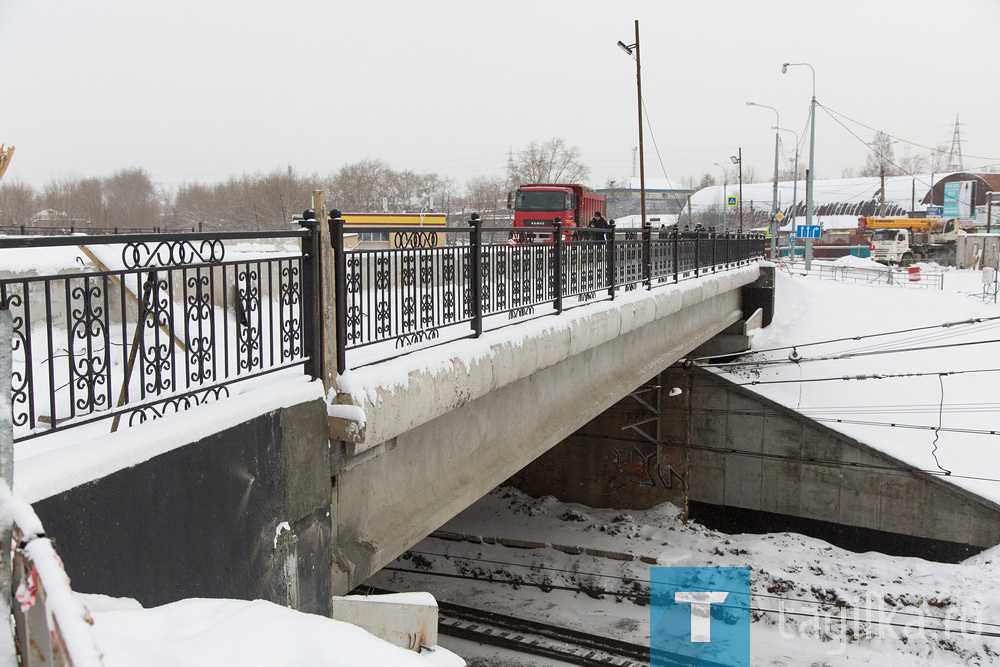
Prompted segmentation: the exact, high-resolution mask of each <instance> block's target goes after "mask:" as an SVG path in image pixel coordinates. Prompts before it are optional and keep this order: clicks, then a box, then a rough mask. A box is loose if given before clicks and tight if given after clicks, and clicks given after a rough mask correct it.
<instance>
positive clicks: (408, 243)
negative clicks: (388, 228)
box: [392, 232, 440, 248]
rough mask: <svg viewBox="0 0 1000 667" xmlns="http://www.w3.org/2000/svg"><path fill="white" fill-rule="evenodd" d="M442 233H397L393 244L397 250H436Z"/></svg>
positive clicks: (393, 238)
mask: <svg viewBox="0 0 1000 667" xmlns="http://www.w3.org/2000/svg"><path fill="white" fill-rule="evenodd" d="M439 234H440V232H396V233H394V234H393V235H392V243H393V245H394V246H396V247H397V248H436V247H437V246H438V235H439Z"/></svg>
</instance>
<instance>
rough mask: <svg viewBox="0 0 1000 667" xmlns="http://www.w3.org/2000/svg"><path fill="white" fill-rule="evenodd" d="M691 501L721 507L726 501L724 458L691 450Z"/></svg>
mask: <svg viewBox="0 0 1000 667" xmlns="http://www.w3.org/2000/svg"><path fill="white" fill-rule="evenodd" d="M689 496H690V498H691V500H697V501H698V502H703V503H710V504H712V505H723V504H725V500H726V457H725V455H724V454H715V453H713V452H706V451H703V450H697V449H694V450H691V488H690V490H689Z"/></svg>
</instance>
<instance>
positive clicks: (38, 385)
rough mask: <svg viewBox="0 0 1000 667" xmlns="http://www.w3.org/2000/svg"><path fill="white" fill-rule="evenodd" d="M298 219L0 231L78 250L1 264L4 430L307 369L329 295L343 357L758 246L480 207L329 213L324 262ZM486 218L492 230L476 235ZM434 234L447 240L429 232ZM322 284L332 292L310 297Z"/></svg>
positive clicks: (730, 259)
mask: <svg viewBox="0 0 1000 667" xmlns="http://www.w3.org/2000/svg"><path fill="white" fill-rule="evenodd" d="M301 224H302V225H303V227H304V229H295V230H289V231H285V232H255V233H235V232H230V233H213V234H161V235H155V236H151V235H143V236H139V235H119V236H87V237H86V239H85V240H82V239H81V237H31V236H26V237H21V238H16V239H14V238H9V239H2V238H0V251H2V250H10V249H17V250H18V255H17V257H18V258H20V260H21V263H22V265H23V264H24V263H25V262H26V263H27V265H29V266H31V265H33V264H32V262H31V259H30V253H32V252H34V251H35V249H40V248H48V249H49V250H50V251H51V250H53V249H60V248H61V249H63V250H64V251H65V250H66V249H69V250H71V251H74V252H76V253H77V254H80V253H82V254H83V255H86V256H87V258H88V259H87V260H86V261H82V256H81V258H80V259H81V262H80V264H81V266H80V267H79V269H77V268H69V269H67V268H66V262H65V261H63V262H62V264H61V268H60V269H59V270H58V271H55V270H48V271H46V270H45V269H44V268H40V267H42V266H44V265H46V264H47V260H44V259H40V260H39V261H38V262H36V263H34V266H35V268H33V269H31V270H25V269H24V266H22V267H21V270H20V271H19V272H18V271H15V269H13V268H11V267H10V266H0V309H3V310H7V311H9V312H10V314H11V315H12V316H13V334H14V337H13V345H12V347H13V382H12V385H13V387H12V389H13V394H12V401H11V404H12V415H13V423H14V433H15V440H18V441H23V440H28V439H31V438H35V437H38V436H40V435H43V434H46V433H51V432H53V431H59V430H61V429H65V428H68V427H75V426H82V425H86V424H93V423H96V422H98V421H100V420H109V422H110V430H112V431H113V430H116V429H117V428H118V427H119V425H120V423H121V422H122V421H123V420H124V423H125V424H126V425H131V424H135V423H140V422H143V421H146V420H149V419H155V418H157V417H160V416H163V415H164V414H167V413H172V412H177V411H180V410H184V409H186V408H189V407H192V406H195V405H200V404H203V403H205V402H209V401H213V400H216V399H219V398H221V397H225V396H228V395H230V393H231V389H230V388H231V387H232V385H234V384H235V383H238V382H243V381H245V380H249V379H252V378H256V377H259V376H262V375H265V374H269V373H274V372H276V371H281V370H284V369H289V368H293V367H299V368H301V369H302V370H303V372H305V373H306V374H308V375H311V376H313V377H318V376H320V375H321V374H322V370H321V369H322V366H323V360H322V356H323V355H322V352H321V349H322V346H323V343H322V341H323V339H324V338H325V337H326V336H325V335H324V333H323V332H322V331H321V330H320V322H321V320H322V317H321V315H320V314H321V313H323V312H324V311H325V309H326V308H332V309H333V310H334V315H335V326H336V330H335V331H334V332H331V333H333V334H335V335H334V336H333V337H334V338H335V339H336V341H337V344H336V355H337V360H336V363H337V371H338V372H343V371H345V370H346V369H347V360H346V356H347V352H348V351H349V350H350V351H353V352H352V355H354V354H358V355H361V356H359V357H357V358H356V359H354V358H352V361H355V362H356V363H355V364H354V365H355V366H358V365H364V364H366V363H372V362H374V361H380V360H385V359H388V358H392V357H394V356H397V355H399V354H404V353H407V352H410V351H413V350H416V349H419V348H420V347H422V346H427V345H433V344H438V343H441V342H444V341H446V340H455V339H459V338H465V337H474V336H479V335H481V334H482V333H483V331H484V330H486V329H493V328H497V327H500V326H505V325H507V324H511V323H515V322H518V321H521V320H524V319H528V318H532V317H541V316H545V315H549V314H556V313H560V312H562V311H563V310H565V309H568V308H573V307H576V306H580V305H583V304H586V303H590V302H593V301H595V300H600V299H614V298H615V297H616V295H618V294H620V293H621V292H627V291H632V290H638V289H652V288H654V287H656V286H659V285H664V284H671V283H675V282H677V281H679V280H682V279H684V278H688V277H695V276H698V275H701V274H704V273H707V272H715V271H721V270H725V269H727V268H731V267H734V266H738V265H743V264H747V263H749V262H751V261H753V260H755V259H757V258H760V257H762V256H763V252H764V246H765V239H763V238H762V237H759V236H740V237H737V236H723V235H719V236H714V235H708V234H702V235H696V234H681V235H680V236H676V235H673V236H670V235H667V234H661V233H658V232H655V231H651V230H647V231H645V232H643V231H636V230H614V229H612V230H605V231H587V230H575V231H574V232H570V231H569V230H566V235H567V238H564V237H563V233H562V231H559V230H557V228H555V227H552V228H536V229H535V230H534V231H535V232H540V233H544V232H545V231H546V230H547V231H548V232H549V233H548V236H549V237H550V238H551V237H552V235H553V233H555V237H556V240H555V242H551V241H550V242H548V243H544V242H542V243H528V242H524V241H523V239H522V240H518V238H516V237H515V238H510V236H511V234H512V230H511V229H510V228H484V227H483V226H482V224H480V222H479V221H475V222H474V223H473V224H472V225H470V226H469V227H468V228H449V229H448V232H449V233H448V234H447V235H445V234H440V233H438V231H439V230H437V231H434V232H429V233H425V232H421V231H414V230H413V229H412V228H399V227H378V228H374V227H364V228H361V229H355V228H350V227H345V225H344V222H343V220H331V222H330V225H331V228H330V232H331V235H332V236H331V239H332V245H333V246H334V248H333V252H332V254H333V266H321V262H320V261H318V259H317V260H316V261H312V260H313V258H319V257H320V256H321V251H322V250H323V249H322V248H321V247H320V236H321V234H323V233H325V231H326V230H325V229H323V230H321V229H320V228H319V227H318V225H317V222H316V221H315V220H306V221H302V223H301ZM355 231H364V232H367V233H372V232H375V233H380V232H384V233H386V234H393V235H394V238H393V243H392V245H393V246H394V247H393V248H380V249H355V250H349V249H347V248H345V247H344V235H345V233H351V232H355ZM513 233H514V234H515V235H516V234H517V233H518V232H516V231H515V232H513ZM570 233H573V234H575V235H574V236H572V237H571V238H570V237H569V234H570ZM489 235H492V238H495V239H497V240H496V241H494V242H486V240H485V239H486V238H487V237H488V236H489ZM445 239H448V241H450V242H451V243H454V245H451V244H448V245H442V246H438V245H437V244H438V243H446V241H445ZM500 239H505V241H503V242H501V241H500ZM261 243H266V244H270V245H271V246H274V244H275V243H278V244H282V245H281V247H280V248H277V249H275V248H274V247H271V248H270V249H269V250H265V249H261V247H260V244H261ZM84 244H85V245H84ZM327 252H329V251H327ZM8 257H9V255H8ZM70 266H73V265H72V264H70ZM5 269H6V271H4V270H5ZM331 270H333V271H334V276H333V280H332V281H329V282H327V281H324V279H323V274H324V273H325V272H328V271H331ZM53 274H54V275H53ZM330 283H332V285H333V288H334V290H335V292H334V293H333V294H330V295H326V296H325V295H324V290H323V288H322V285H323V284H330ZM329 301H333V302H334V303H333V304H331V303H329ZM361 348H365V351H364V354H362V353H361Z"/></svg>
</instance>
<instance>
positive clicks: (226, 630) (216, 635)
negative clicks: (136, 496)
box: [80, 595, 464, 667]
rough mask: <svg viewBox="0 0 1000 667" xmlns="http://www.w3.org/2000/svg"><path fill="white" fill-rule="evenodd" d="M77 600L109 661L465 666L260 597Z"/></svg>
mask: <svg viewBox="0 0 1000 667" xmlns="http://www.w3.org/2000/svg"><path fill="white" fill-rule="evenodd" d="M80 598H81V599H82V600H83V602H84V603H85V604H86V605H87V606H88V607H89V608H90V610H91V612H92V615H93V617H94V634H95V635H96V637H97V642H98V645H99V646H100V647H101V650H102V651H103V652H104V664H105V665H107V667H116V666H118V665H121V666H123V667H124V666H130V667H131V666H134V665H143V666H144V667H158V666H160V665H162V666H163V667H176V666H181V665H183V666H187V667H195V666H201V665H205V666H208V665H212V666H216V665H245V666H252V665H260V666H261V667H265V666H267V667H271V666H273V665H288V666H290V667H291V666H299V665H327V666H330V667H333V666H335V665H343V666H344V667H354V666H355V665H379V666H383V665H384V666H385V667H400V666H404V665H410V666H412V667H431V666H432V665H439V666H440V665H444V666H445V667H459V666H460V665H463V664H464V662H463V661H462V660H461V659H460V658H458V657H457V656H456V655H454V654H451V653H450V652H448V651H447V650H444V649H441V648H438V647H435V648H434V649H433V650H430V651H425V652H423V653H421V654H417V653H414V652H413V651H408V650H406V649H403V648H399V647H398V646H394V645H392V644H389V643H388V642H385V641H382V640H381V639H378V638H377V637H375V636H373V635H371V634H369V633H367V632H365V631H364V630H362V629H361V628H359V627H357V626H354V625H351V624H349V623H342V622H340V621H335V620H333V619H330V618H326V617H325V616H317V615H315V614H304V613H301V612H297V611H294V610H292V609H288V608H286V607H282V606H279V605H276V604H273V603H271V602H265V601H264V600H253V601H246V600H218V599H190V600H181V601H179V602H174V603H172V604H166V605H163V606H161V607H154V608H151V609H144V608H143V607H142V606H141V605H139V603H138V602H136V601H135V600H132V599H130V598H109V597H107V596H103V595H80Z"/></svg>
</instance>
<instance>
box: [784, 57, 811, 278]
mask: <svg viewBox="0 0 1000 667" xmlns="http://www.w3.org/2000/svg"><path fill="white" fill-rule="evenodd" d="M798 65H804V66H806V67H808V68H809V70H810V71H811V72H812V102H811V103H810V106H809V171H807V172H806V224H807V225H809V226H810V227H812V224H813V179H814V178H815V173H816V172H815V166H816V163H815V158H816V70H815V69H813V66H812V65H810V64H809V63H784V64H783V65H782V66H781V73H782V74H785V73H786V72H788V68H789V67H796V66H798ZM812 249H813V248H812V238H811V237H806V271H808V270H809V269H811V268H812Z"/></svg>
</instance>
